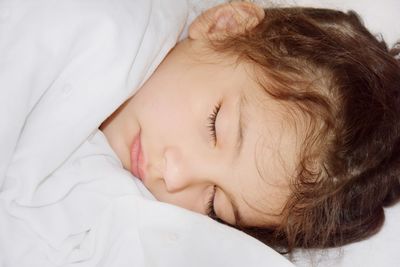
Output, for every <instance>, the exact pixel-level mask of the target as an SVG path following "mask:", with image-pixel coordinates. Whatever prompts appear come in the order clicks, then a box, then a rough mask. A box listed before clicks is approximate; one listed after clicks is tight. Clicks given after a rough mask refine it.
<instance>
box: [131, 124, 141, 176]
mask: <svg viewBox="0 0 400 267" xmlns="http://www.w3.org/2000/svg"><path fill="white" fill-rule="evenodd" d="M142 166H143V152H142V145H141V142H140V131H139V133H138V134H137V135H136V136H135V138H134V139H133V143H132V146H131V172H132V174H133V175H134V176H136V177H137V178H139V179H140V180H142V181H143V180H144V176H143V170H142Z"/></svg>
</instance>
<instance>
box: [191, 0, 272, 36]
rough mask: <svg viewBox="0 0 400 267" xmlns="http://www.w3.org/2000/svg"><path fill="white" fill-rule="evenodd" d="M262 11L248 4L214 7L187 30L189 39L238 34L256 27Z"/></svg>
mask: <svg viewBox="0 0 400 267" xmlns="http://www.w3.org/2000/svg"><path fill="white" fill-rule="evenodd" d="M264 16H265V14H264V10H263V9H262V8H261V7H259V6H258V5H256V4H252V3H249V2H233V3H227V4H222V5H218V6H215V7H213V8H211V9H208V10H206V11H205V12H204V13H203V14H201V15H200V16H199V17H197V18H196V19H195V20H194V21H193V23H192V25H190V28H189V38H191V39H203V38H208V39H218V38H221V37H223V36H225V35H227V34H240V33H243V32H245V31H246V30H249V29H252V28H254V27H255V26H257V25H258V24H259V23H260V21H261V20H262V19H263V18H264Z"/></svg>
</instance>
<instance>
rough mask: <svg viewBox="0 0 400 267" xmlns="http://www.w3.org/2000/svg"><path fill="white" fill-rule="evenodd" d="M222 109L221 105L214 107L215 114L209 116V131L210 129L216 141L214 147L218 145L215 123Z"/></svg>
mask: <svg viewBox="0 0 400 267" xmlns="http://www.w3.org/2000/svg"><path fill="white" fill-rule="evenodd" d="M220 108H221V104H218V105H216V106H215V107H214V110H213V112H212V113H211V114H210V116H208V121H209V124H208V129H210V134H211V137H212V139H213V141H214V145H216V144H217V131H216V129H215V121H216V119H217V115H218V112H219V110H220Z"/></svg>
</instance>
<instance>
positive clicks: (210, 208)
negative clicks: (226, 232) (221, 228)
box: [207, 185, 219, 220]
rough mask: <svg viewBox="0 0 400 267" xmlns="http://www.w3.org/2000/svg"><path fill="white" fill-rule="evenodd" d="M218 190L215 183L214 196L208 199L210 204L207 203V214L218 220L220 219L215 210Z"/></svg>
mask: <svg viewBox="0 0 400 267" xmlns="http://www.w3.org/2000/svg"><path fill="white" fill-rule="evenodd" d="M216 190H217V186H216V185H214V187H213V193H212V196H211V197H210V199H209V200H208V205H207V216H209V217H211V218H212V219H214V220H218V219H219V218H218V217H217V214H215V210H214V198H215V191H216Z"/></svg>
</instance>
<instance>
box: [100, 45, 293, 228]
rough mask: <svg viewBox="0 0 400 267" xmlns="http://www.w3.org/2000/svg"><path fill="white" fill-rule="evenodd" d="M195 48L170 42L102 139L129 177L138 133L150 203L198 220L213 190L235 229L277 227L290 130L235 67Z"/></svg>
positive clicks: (289, 159)
mask: <svg viewBox="0 0 400 267" xmlns="http://www.w3.org/2000/svg"><path fill="white" fill-rule="evenodd" d="M205 47H206V45H205V44H203V43H201V42H198V43H197V42H196V41H192V40H186V41H184V42H182V43H180V44H178V45H177V46H176V47H175V48H174V50H173V51H172V52H171V53H170V54H169V55H168V56H167V57H166V59H165V60H164V61H163V63H162V64H161V65H160V66H159V68H158V69H157V70H156V71H155V73H154V74H153V75H152V76H151V78H150V79H149V80H148V81H147V82H146V83H145V84H144V86H143V87H142V88H141V89H140V90H139V91H138V93H137V94H136V95H135V96H134V97H133V98H131V99H130V100H129V101H127V102H126V104H125V105H123V106H122V108H121V109H120V110H119V111H118V112H116V113H115V115H114V117H113V118H112V120H111V121H110V122H109V124H108V125H107V126H104V128H103V131H104V133H105V135H106V136H107V138H108V140H109V142H110V144H111V146H112V147H113V149H114V150H115V151H116V153H117V155H118V156H119V157H120V159H121V161H122V163H123V166H124V167H125V168H126V169H128V170H131V171H132V169H134V168H135V167H134V165H136V164H137V160H136V158H135V156H133V157H132V156H131V154H132V151H131V150H132V144H133V141H134V138H135V137H136V136H137V134H138V133H139V132H140V142H141V148H142V156H143V161H141V163H140V164H139V168H140V169H141V172H140V175H142V177H141V179H142V181H143V183H144V185H145V186H146V187H147V188H148V189H149V190H150V191H151V192H152V193H153V195H154V196H155V197H156V198H157V199H158V200H160V201H163V202H167V203H171V204H174V205H177V206H181V207H183V208H186V209H189V210H192V211H195V212H199V213H203V214H205V213H206V210H207V203H208V201H209V200H210V198H211V196H212V193H213V187H214V185H216V194H215V199H214V207H215V211H216V214H217V216H218V217H220V218H221V219H222V220H224V221H226V222H228V223H230V224H235V223H236V222H235V216H234V208H233V204H232V201H234V202H235V203H236V205H237V208H238V210H239V213H240V214H241V216H242V223H243V224H245V225H253V226H254V225H261V224H265V222H267V223H270V224H272V223H279V219H280V217H279V216H276V215H277V214H279V213H280V212H281V209H282V207H283V205H284V204H285V201H286V199H287V196H288V194H289V188H288V184H289V177H288V176H289V175H290V173H291V172H292V170H294V165H295V164H294V162H295V158H296V154H295V151H296V138H295V133H294V130H293V129H292V128H291V127H290V126H289V124H288V123H286V120H285V119H284V117H285V116H284V114H285V112H286V111H285V109H284V108H283V107H281V106H280V105H278V103H277V102H276V101H274V100H272V99H271V98H270V97H268V95H267V94H266V93H265V92H263V91H262V89H261V88H260V86H259V85H258V84H257V83H255V82H254V81H253V79H252V78H251V71H250V70H249V69H247V66H246V65H245V64H243V63H240V64H238V65H235V64H234V60H229V58H227V57H224V58H223V57H222V55H220V54H218V53H216V52H213V51H211V50H209V49H206V48H205ZM193 55H196V56H193ZM218 105H220V108H219V111H218V114H217V116H216V121H215V129H216V142H214V140H213V137H212V136H213V133H212V131H211V130H212V127H210V119H211V118H212V116H213V115H212V114H213V112H214V111H216V108H215V107H216V106H218ZM132 161H133V162H132ZM134 172H135V171H134ZM136 174H137V173H136ZM263 213H265V214H263ZM274 215H275V216H274Z"/></svg>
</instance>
